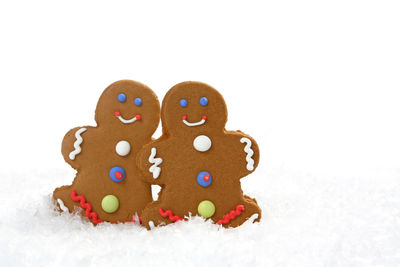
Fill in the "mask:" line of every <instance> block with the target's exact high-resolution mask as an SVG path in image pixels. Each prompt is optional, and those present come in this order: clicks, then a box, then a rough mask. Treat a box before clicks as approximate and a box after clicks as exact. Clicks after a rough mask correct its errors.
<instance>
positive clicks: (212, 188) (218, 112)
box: [137, 82, 261, 228]
mask: <svg viewBox="0 0 400 267" xmlns="http://www.w3.org/2000/svg"><path fill="white" fill-rule="evenodd" d="M161 120H162V127H163V135H162V136H161V137H160V138H159V139H158V140H156V141H154V142H151V143H149V144H147V145H145V146H144V147H143V149H142V150H141V151H140V152H139V155H138V158H137V165H138V166H139V168H140V169H141V170H142V172H143V177H144V178H145V179H146V180H147V181H149V182H151V183H153V184H158V185H161V187H162V189H161V192H160V194H159V199H158V201H155V202H152V203H151V204H150V205H148V206H147V207H146V208H145V210H144V211H143V214H142V221H143V224H144V225H145V226H146V227H147V228H151V227H152V226H153V225H160V224H168V223H171V222H174V221H177V220H180V219H182V218H184V216H187V215H189V214H192V215H201V216H203V217H205V218H211V219H212V220H213V221H214V222H216V223H218V224H222V225H223V226H225V227H228V226H231V227H235V226H238V225H241V224H242V223H243V222H245V221H246V220H247V219H248V218H250V217H251V216H252V215H254V214H257V215H258V218H257V220H259V219H260V218H261V210H260V208H259V207H258V205H257V202H256V201H255V200H254V199H252V198H250V197H247V196H245V195H243V192H242V189H241V184H240V178H242V177H245V176H246V175H248V174H250V173H251V172H253V171H254V170H255V169H256V167H257V165H258V162H259V149H258V146H257V143H256V142H255V140H254V139H252V138H251V137H250V136H248V135H246V134H243V133H242V132H239V131H237V132H233V131H226V130H225V123H226V120H227V108H226V104H225V102H224V100H223V97H222V96H221V94H220V93H219V92H218V91H217V90H215V89H214V88H212V87H210V86H209V85H206V84H204V83H200V82H183V83H180V84H177V85H175V86H174V87H172V88H171V89H170V90H169V91H168V93H167V94H166V96H165V98H164V100H163V104H162V108H161Z"/></svg>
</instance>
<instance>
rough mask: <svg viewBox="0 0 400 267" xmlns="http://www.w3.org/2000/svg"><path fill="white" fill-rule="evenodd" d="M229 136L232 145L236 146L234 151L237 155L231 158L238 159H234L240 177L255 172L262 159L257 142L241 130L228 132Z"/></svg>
mask: <svg viewBox="0 0 400 267" xmlns="http://www.w3.org/2000/svg"><path fill="white" fill-rule="evenodd" d="M228 137H229V140H230V143H231V144H232V147H234V148H235V149H233V151H232V153H233V154H234V155H235V156H232V157H231V159H232V160H233V159H236V160H234V161H235V166H237V168H238V169H237V172H238V174H239V177H240V178H242V177H244V176H246V175H248V174H250V173H252V172H254V171H255V169H256V168H257V166H258V162H259V159H260V150H259V148H258V144H257V142H256V141H255V140H254V139H253V138H252V137H250V136H249V135H246V134H244V133H242V132H240V131H236V132H228Z"/></svg>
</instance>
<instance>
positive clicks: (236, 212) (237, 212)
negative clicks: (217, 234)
mask: <svg viewBox="0 0 400 267" xmlns="http://www.w3.org/2000/svg"><path fill="white" fill-rule="evenodd" d="M242 211H244V206H243V205H237V206H236V209H234V210H231V211H230V212H229V213H228V214H225V216H224V218H223V219H221V220H219V221H218V222H217V224H219V225H221V224H227V223H229V222H230V221H231V220H233V219H235V218H236V217H237V216H239V215H240V214H242Z"/></svg>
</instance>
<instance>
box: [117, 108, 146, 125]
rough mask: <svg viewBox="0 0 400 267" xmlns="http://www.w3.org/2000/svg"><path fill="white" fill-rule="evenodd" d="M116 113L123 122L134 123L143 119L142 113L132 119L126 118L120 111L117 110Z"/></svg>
mask: <svg viewBox="0 0 400 267" xmlns="http://www.w3.org/2000/svg"><path fill="white" fill-rule="evenodd" d="M114 115H115V116H116V117H117V118H118V119H119V120H120V121H121V122H122V123H125V124H128V123H133V122H135V121H140V120H141V119H142V117H141V116H140V115H136V116H135V117H133V118H132V119H129V120H126V119H124V118H122V116H121V113H120V112H119V111H115V112H114Z"/></svg>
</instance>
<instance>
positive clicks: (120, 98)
mask: <svg viewBox="0 0 400 267" xmlns="http://www.w3.org/2000/svg"><path fill="white" fill-rule="evenodd" d="M118 101H119V102H121V103H124V102H125V101H126V95H125V94H123V93H121V94H119V95H118Z"/></svg>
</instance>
